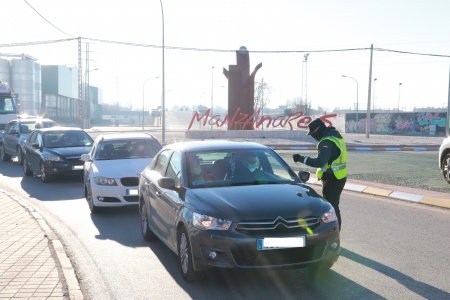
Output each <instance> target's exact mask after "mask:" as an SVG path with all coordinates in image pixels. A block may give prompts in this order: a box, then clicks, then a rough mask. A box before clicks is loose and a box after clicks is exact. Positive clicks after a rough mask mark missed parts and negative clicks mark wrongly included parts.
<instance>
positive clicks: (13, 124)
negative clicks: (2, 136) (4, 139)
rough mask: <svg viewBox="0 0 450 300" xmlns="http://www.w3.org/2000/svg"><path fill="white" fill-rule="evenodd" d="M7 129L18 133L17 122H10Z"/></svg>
mask: <svg viewBox="0 0 450 300" xmlns="http://www.w3.org/2000/svg"><path fill="white" fill-rule="evenodd" d="M5 131H6V133H17V132H18V126H17V122H10V123H9V124H8V127H7V128H6V130H5Z"/></svg>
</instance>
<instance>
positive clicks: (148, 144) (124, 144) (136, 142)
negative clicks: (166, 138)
mask: <svg viewBox="0 0 450 300" xmlns="http://www.w3.org/2000/svg"><path fill="white" fill-rule="evenodd" d="M160 148H161V147H160V146H159V143H158V142H156V140H152V139H127V140H124V139H120V140H108V141H103V142H102V143H99V144H98V146H97V150H96V153H95V159H97V160H111V159H112V160H114V159H133V158H152V157H155V155H156V154H157V153H158V151H159V150H160Z"/></svg>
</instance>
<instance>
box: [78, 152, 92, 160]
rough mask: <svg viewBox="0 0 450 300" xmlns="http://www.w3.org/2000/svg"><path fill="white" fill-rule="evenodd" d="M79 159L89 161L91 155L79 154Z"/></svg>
mask: <svg viewBox="0 0 450 300" xmlns="http://www.w3.org/2000/svg"><path fill="white" fill-rule="evenodd" d="M80 159H81V160H82V161H91V155H90V154H89V153H85V154H81V157H80Z"/></svg>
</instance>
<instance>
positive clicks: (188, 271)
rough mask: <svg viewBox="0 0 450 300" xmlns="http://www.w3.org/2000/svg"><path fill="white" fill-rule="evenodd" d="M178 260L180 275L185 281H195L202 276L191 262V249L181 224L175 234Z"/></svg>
mask: <svg viewBox="0 0 450 300" xmlns="http://www.w3.org/2000/svg"><path fill="white" fill-rule="evenodd" d="M177 246H178V261H179V263H180V269H181V275H182V276H183V279H184V280H186V281H196V280H199V279H202V278H203V275H204V274H203V273H201V272H198V271H195V270H194V266H193V264H192V251H191V244H190V242H189V237H188V233H187V231H186V228H185V227H184V226H182V227H181V228H180V230H178V234H177Z"/></svg>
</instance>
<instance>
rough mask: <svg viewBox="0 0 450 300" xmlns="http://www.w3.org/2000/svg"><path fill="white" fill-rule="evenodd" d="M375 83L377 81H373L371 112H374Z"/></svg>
mask: <svg viewBox="0 0 450 300" xmlns="http://www.w3.org/2000/svg"><path fill="white" fill-rule="evenodd" d="M375 82H377V79H376V78H374V79H373V96H372V97H373V99H372V112H375Z"/></svg>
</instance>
